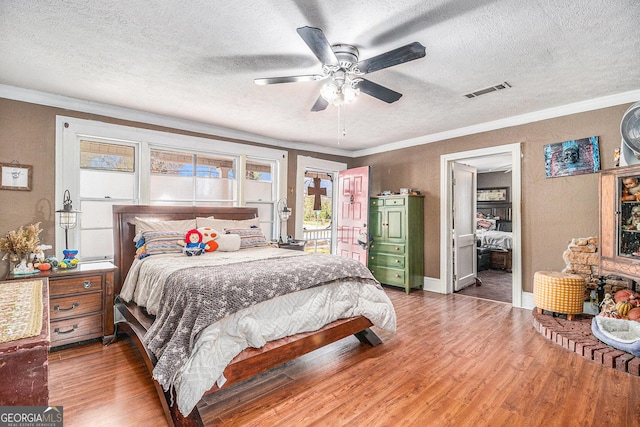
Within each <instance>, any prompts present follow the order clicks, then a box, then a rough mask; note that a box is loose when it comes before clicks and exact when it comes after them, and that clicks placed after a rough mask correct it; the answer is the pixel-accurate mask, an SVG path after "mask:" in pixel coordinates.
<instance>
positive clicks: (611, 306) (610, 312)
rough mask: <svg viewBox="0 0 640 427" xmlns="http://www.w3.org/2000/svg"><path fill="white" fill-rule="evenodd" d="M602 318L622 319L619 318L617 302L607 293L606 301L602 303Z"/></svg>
mask: <svg viewBox="0 0 640 427" xmlns="http://www.w3.org/2000/svg"><path fill="white" fill-rule="evenodd" d="M600 316H602V317H615V318H617V317H620V316H618V310H617V309H616V302H615V301H614V300H613V297H612V296H611V294H609V293H607V294H605V296H604V299H603V300H602V302H601V303H600Z"/></svg>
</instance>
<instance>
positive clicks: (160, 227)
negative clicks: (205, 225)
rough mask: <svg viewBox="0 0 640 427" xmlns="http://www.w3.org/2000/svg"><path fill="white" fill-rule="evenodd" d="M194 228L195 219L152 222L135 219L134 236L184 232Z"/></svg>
mask: <svg viewBox="0 0 640 427" xmlns="http://www.w3.org/2000/svg"><path fill="white" fill-rule="evenodd" d="M194 228H196V220H195V219H181V220H172V221H154V220H149V219H142V218H138V217H136V234H138V233H140V232H142V231H184V232H185V233H186V232H187V231H189V230H193V229H194Z"/></svg>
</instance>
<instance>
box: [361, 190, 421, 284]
mask: <svg viewBox="0 0 640 427" xmlns="http://www.w3.org/2000/svg"><path fill="white" fill-rule="evenodd" d="M369 232H370V233H371V236H372V237H373V243H372V244H371V245H370V246H369V263H368V265H369V270H371V272H372V273H373V275H374V276H375V278H376V279H378V281H380V283H384V284H385V285H392V286H398V287H401V288H404V289H405V291H406V292H407V293H409V291H410V289H411V288H416V289H422V288H423V286H424V196H409V195H399V194H396V195H391V196H376V197H371V199H370V201H369Z"/></svg>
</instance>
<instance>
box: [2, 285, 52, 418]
mask: <svg viewBox="0 0 640 427" xmlns="http://www.w3.org/2000/svg"><path fill="white" fill-rule="evenodd" d="M21 281H38V282H40V283H41V286H40V291H41V292H42V295H41V300H40V301H42V313H41V314H42V317H41V322H40V325H37V323H36V321H35V320H34V319H33V317H31V322H32V325H33V326H34V327H35V328H34V330H35V331H36V332H35V334H37V335H35V336H30V337H26V338H21V339H16V340H13V341H6V342H2V343H0V378H1V379H2V381H1V382H2V387H0V406H48V404H49V359H48V353H49V294H48V285H47V279H46V278H43V279H33V278H32V277H25V276H22V279H21ZM6 283H9V286H2V287H1V288H0V292H15V291H13V290H12V289H11V284H12V283H18V282H0V284H6ZM0 299H1V300H3V301H5V300H4V298H2V297H1V296H0ZM5 302H6V301H5ZM3 308H5V309H7V310H8V312H5V313H2V311H1V310H0V315H3V314H4V315H12V314H13V310H11V309H10V307H9V304H7V306H5V307H3ZM23 320H24V318H23ZM7 321H9V322H11V323H12V324H13V325H15V324H16V323H15V322H16V321H17V320H16V319H15V318H13V319H7ZM38 327H39V328H40V331H39V333H38V332H37V328H38ZM34 330H32V331H31V332H34ZM25 335H26V334H25Z"/></svg>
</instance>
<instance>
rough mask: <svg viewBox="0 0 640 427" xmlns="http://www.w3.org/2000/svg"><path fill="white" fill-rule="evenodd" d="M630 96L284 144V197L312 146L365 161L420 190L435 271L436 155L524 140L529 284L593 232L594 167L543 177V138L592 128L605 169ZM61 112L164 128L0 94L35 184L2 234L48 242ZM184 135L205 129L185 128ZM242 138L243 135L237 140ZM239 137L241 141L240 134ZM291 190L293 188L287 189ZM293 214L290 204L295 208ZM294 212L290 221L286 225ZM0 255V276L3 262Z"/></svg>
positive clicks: (3, 142)
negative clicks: (394, 132)
mask: <svg viewBox="0 0 640 427" xmlns="http://www.w3.org/2000/svg"><path fill="white" fill-rule="evenodd" d="M628 106H629V105H621V106H617V107H611V108H606V109H602V110H597V111H592V112H587V113H581V114H575V115H571V116H567V117H562V118H558V119H551V120H545V121H541V122H537V123H531V124H527V125H522V126H515V127H510V128H505V129H500V130H496V131H491V132H486V133H482V134H477V135H470V136H465V137H461V138H455V139H450V140H446V141H440V142H435V143H431V144H425V145H421V146H417V147H412V148H407V149H403V150H396V151H392V152H387V153H383V154H376V155H371V156H365V157H361V158H358V159H349V158H344V157H340V156H328V155H322V154H318V153H314V152H307V151H298V150H289V165H288V167H289V170H288V174H289V176H288V179H289V189H288V196H289V198H290V199H291V200H290V204H291V205H294V203H295V194H296V189H295V174H296V170H295V168H296V157H297V156H298V155H306V156H313V157H318V158H323V159H328V160H333V161H338V162H343V163H347V164H348V165H349V167H357V166H363V165H371V192H372V194H376V193H378V192H380V191H382V190H387V189H388V190H398V189H399V188H400V187H409V188H414V189H417V190H421V191H422V193H423V194H424V195H425V196H426V197H425V227H426V229H425V275H426V276H428V277H435V278H438V277H439V276H440V272H439V263H440V254H439V253H440V241H439V240H440V233H439V227H440V194H439V193H440V156H441V155H442V154H447V153H454V152H460V151H468V150H473V149H477V148H484V147H491V146H496V145H503V144H511V143H514V142H521V143H522V152H523V159H522V242H523V247H522V255H523V258H522V262H523V289H524V290H525V291H532V289H533V273H534V272H535V271H538V270H543V269H554V270H559V269H562V268H563V267H564V266H563V262H562V252H563V251H564V249H565V248H566V246H567V243H568V242H569V240H570V239H571V238H572V237H585V236H595V235H597V234H598V190H597V181H598V175H597V174H589V175H579V176H572V177H562V178H551V179H548V178H545V170H544V158H543V146H544V145H546V144H551V143H555V142H561V141H565V140H569V139H576V138H584V137H588V136H592V135H598V136H599V141H600V152H601V162H602V167H603V169H606V168H611V167H612V166H613V150H614V149H615V148H616V147H618V146H619V145H620V132H619V125H620V120H621V118H622V115H623V113H624V112H625V110H626V109H627V108H628ZM58 114H59V115H66V116H73V117H78V118H85V119H93V120H100V121H104V122H110V123H117V124H124V125H130V126H138V127H143V128H148V129H160V130H167V129H163V128H161V127H158V126H150V125H142V124H134V123H131V122H126V121H122V120H116V119H111V118H105V117H99V116H94V115H90V114H84V113H76V112H72V111H67V110H62V109H57V108H51V107H44V106H39V105H34V104H29V103H23V102H18V101H12V100H7V99H0V162H11V161H13V160H17V161H18V162H20V163H23V164H28V165H33V190H32V191H8V190H0V235H1V236H4V235H5V234H6V233H7V232H8V231H9V230H13V229H16V228H18V227H19V226H20V225H27V224H30V223H33V222H38V221H40V222H42V225H41V226H42V228H43V229H44V231H43V233H42V235H41V240H42V241H43V242H45V243H53V240H54V239H53V236H54V231H58V230H54V220H55V217H54V213H55V210H56V209H59V208H60V206H54V199H55V197H54V196H55V195H54V177H55V116H56V115H58ZM173 132H176V133H182V134H187V135H197V136H201V137H207V135H202V134H194V133H191V132H183V131H175V130H173ZM237 142H244V141H237ZM244 143H246V142H244ZM292 195H293V196H292ZM294 215H295V212H294ZM293 224H294V221H289V222H288V226H289V231H288V233H289V234H293ZM4 264H5V263H2V264H0V277H3V273H4V271H6V266H5V265H4Z"/></svg>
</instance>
